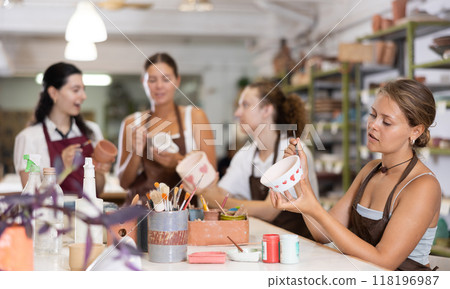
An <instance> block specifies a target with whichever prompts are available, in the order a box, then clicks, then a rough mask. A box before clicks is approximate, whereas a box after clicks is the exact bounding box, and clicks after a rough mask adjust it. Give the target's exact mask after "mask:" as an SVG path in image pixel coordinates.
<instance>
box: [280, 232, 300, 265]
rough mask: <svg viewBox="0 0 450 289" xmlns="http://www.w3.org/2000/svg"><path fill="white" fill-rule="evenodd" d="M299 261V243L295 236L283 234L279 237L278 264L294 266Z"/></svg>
mask: <svg viewBox="0 0 450 289" xmlns="http://www.w3.org/2000/svg"><path fill="white" fill-rule="evenodd" d="M299 261H300V243H299V240H298V236H297V235H295V234H283V235H281V236H280V262H281V263H283V264H295V263H298V262H299Z"/></svg>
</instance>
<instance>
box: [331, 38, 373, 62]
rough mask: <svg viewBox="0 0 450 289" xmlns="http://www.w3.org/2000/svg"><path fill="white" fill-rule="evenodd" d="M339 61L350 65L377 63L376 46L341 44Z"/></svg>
mask: <svg viewBox="0 0 450 289" xmlns="http://www.w3.org/2000/svg"><path fill="white" fill-rule="evenodd" d="M338 60H339V61H341V62H350V63H362V62H365V63H373V62H374V61H375V49H374V46H373V44H361V43H341V44H339V54H338Z"/></svg>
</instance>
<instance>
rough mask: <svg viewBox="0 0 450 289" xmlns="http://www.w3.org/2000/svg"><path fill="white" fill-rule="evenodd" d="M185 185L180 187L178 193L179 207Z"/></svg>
mask: <svg viewBox="0 0 450 289" xmlns="http://www.w3.org/2000/svg"><path fill="white" fill-rule="evenodd" d="M183 187H184V186H183V184H181V185H180V191H179V192H178V197H177V206H178V202H179V201H180V197H181V193H182V192H183Z"/></svg>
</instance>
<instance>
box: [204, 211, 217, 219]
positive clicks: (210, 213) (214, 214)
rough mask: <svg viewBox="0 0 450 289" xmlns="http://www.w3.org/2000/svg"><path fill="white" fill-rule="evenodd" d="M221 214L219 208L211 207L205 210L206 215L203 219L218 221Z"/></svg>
mask: <svg viewBox="0 0 450 289" xmlns="http://www.w3.org/2000/svg"><path fill="white" fill-rule="evenodd" d="M219 214H220V211H219V209H209V211H204V212H203V215H204V218H203V220H205V221H218V220H219Z"/></svg>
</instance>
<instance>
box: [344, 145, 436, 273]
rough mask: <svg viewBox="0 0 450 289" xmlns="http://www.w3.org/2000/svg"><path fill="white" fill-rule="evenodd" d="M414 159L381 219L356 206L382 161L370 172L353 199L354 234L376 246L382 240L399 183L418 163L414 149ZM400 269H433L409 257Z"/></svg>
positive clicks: (351, 225) (390, 195)
mask: <svg viewBox="0 0 450 289" xmlns="http://www.w3.org/2000/svg"><path fill="white" fill-rule="evenodd" d="M413 154H414V156H413V159H412V160H411V162H410V163H409V164H408V166H407V167H406V169H405V170H404V171H403V174H402V175H401V177H400V179H399V180H398V182H397V184H396V185H395V186H394V188H393V189H392V191H391V193H390V194H389V197H388V199H387V201H386V204H385V206H384V210H383V217H382V218H381V219H380V220H372V219H368V218H365V217H363V216H361V215H360V214H359V213H358V212H357V210H356V206H357V204H358V203H359V201H360V200H361V198H362V195H363V193H364V190H365V188H366V186H367V184H368V183H369V181H370V179H371V178H372V177H373V176H374V175H375V174H377V173H378V171H379V169H380V167H381V162H380V163H379V164H378V165H377V166H376V167H375V168H374V169H373V170H372V171H371V172H370V173H369V175H368V176H367V177H366V178H365V179H364V181H363V183H362V184H361V186H360V188H359V190H358V193H357V194H356V197H355V199H354V200H353V205H352V210H351V213H350V227H349V229H350V231H352V232H353V233H354V234H356V235H357V236H358V237H360V238H361V239H363V240H364V241H366V242H368V243H370V244H371V245H372V246H376V245H377V244H378V242H380V240H381V237H382V236H383V233H384V230H385V229H386V226H387V224H388V222H389V218H390V216H389V212H390V209H391V203H392V198H393V196H394V192H395V190H396V189H397V187H398V185H399V184H400V183H401V182H402V181H403V180H404V179H405V178H406V177H407V176H408V175H409V173H410V172H411V171H412V169H413V168H414V166H415V165H416V163H417V161H418V158H417V155H416V153H415V151H413ZM436 269H437V267H435V268H434V269H433V270H436ZM397 270H398V271H419V270H422V271H430V270H431V269H430V268H429V267H427V266H424V265H422V264H420V263H418V262H416V261H414V260H411V259H409V258H407V259H406V260H405V261H403V263H402V264H400V266H399V267H398V268H397Z"/></svg>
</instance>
